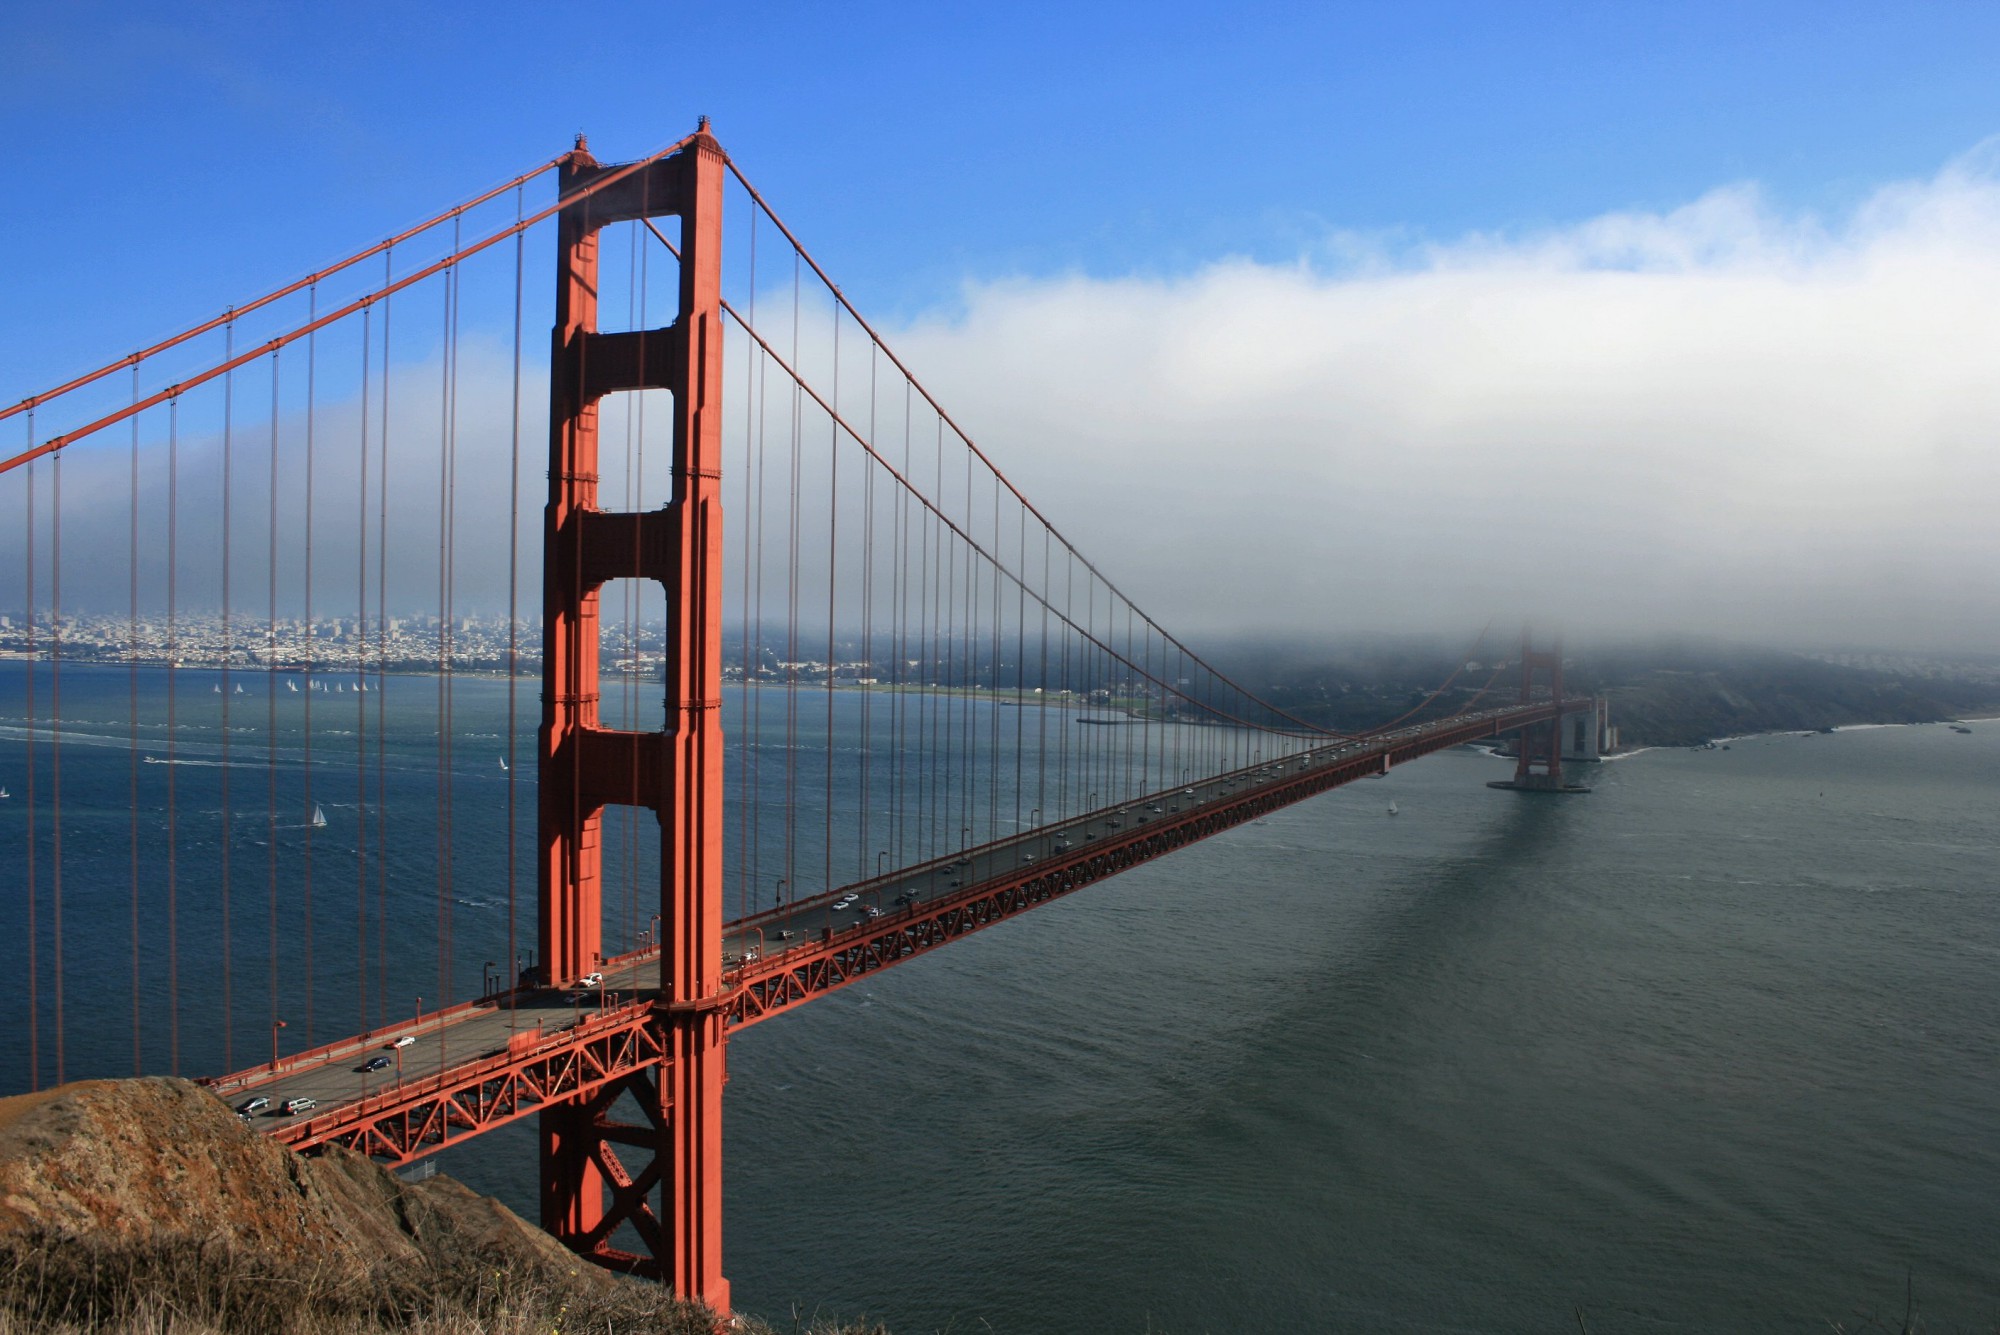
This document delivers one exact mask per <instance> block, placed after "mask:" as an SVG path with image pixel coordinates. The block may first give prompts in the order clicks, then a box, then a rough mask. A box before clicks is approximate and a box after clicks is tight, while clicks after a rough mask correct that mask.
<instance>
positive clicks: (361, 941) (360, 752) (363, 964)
mask: <svg viewBox="0 0 2000 1335" xmlns="http://www.w3.org/2000/svg"><path fill="white" fill-rule="evenodd" d="M374 322H375V308H374V307H372V306H371V307H369V308H368V309H367V310H364V311H363V312H361V451H360V468H359V470H358V472H359V477H360V491H359V494H358V495H357V497H356V505H357V509H356V512H355V528H354V553H355V573H354V598H355V614H354V634H353V636H352V637H351V639H350V640H349V643H348V646H347V653H346V655H345V656H344V657H345V658H346V659H347V660H351V662H352V670H353V672H354V674H355V677H356V680H357V681H358V680H359V678H360V673H361V668H362V665H363V663H364V661H365V658H364V656H365V655H366V653H367V651H368V444H369V441H368V428H369V423H370V413H371V411H372V410H373V408H374V404H373V403H372V402H371V401H370V393H369V391H370V390H371V388H372V387H373V383H374V371H375V367H374V361H373V358H374V348H373V347H372V346H371V345H372V343H373V341H374V332H375V324H374ZM345 670H346V668H345V666H343V672H344V671H345ZM354 715H355V719H354V965H355V968H354V977H355V1004H356V1006H357V1007H358V1012H357V1014H356V1017H355V1026H356V1028H359V1029H370V1028H373V1027H374V1026H373V1025H372V1024H371V1023H370V1022H369V1018H368V702H367V698H366V697H365V696H363V695H361V694H359V693H358V692H357V693H356V694H355V697H354Z"/></svg>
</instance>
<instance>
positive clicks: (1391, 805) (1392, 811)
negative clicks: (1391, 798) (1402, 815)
mask: <svg viewBox="0 0 2000 1335" xmlns="http://www.w3.org/2000/svg"><path fill="white" fill-rule="evenodd" d="M1389 814H1390V815H1391V816H1393V815H1395V814H1396V804H1395V803H1394V802H1391V803H1389Z"/></svg>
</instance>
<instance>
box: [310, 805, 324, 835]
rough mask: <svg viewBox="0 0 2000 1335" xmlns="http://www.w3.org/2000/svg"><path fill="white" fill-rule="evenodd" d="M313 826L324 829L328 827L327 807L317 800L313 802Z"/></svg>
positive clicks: (316, 828)
mask: <svg viewBox="0 0 2000 1335" xmlns="http://www.w3.org/2000/svg"><path fill="white" fill-rule="evenodd" d="M312 827H313V828H314V829H315V830H324V829H325V828H326V809H325V808H324V807H322V806H320V804H319V803H317V802H315V803H313V818H312Z"/></svg>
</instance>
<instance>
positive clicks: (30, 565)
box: [22, 408, 42, 1089]
mask: <svg viewBox="0 0 2000 1335" xmlns="http://www.w3.org/2000/svg"><path fill="white" fill-rule="evenodd" d="M34 444H35V413H34V410H33V409H32V408H31V409H29V410H28V446H29V448H30V449H32V448H33V447H34ZM24 486H25V489H26V492H27V497H28V522H27V524H26V535H27V542H26V544H25V545H26V547H27V557H26V560H24V561H23V562H22V565H23V566H24V567H25V568H26V571H27V576H28V598H27V615H28V628H27V640H28V664H27V671H28V709H27V715H28V737H27V753H28V756H27V759H28V791H27V805H28V821H27V824H28V868H27V870H28V887H27V889H28V1087H29V1088H30V1089H40V1088H41V1087H42V999H41V986H40V984H41V976H40V971H39V969H38V968H37V967H36V966H37V963H38V961H39V960H40V957H41V953H42V938H41V934H40V933H39V932H38V931H37V930H36V925H35V899H36V896H37V894H38V893H39V890H40V887H39V886H38V885H37V883H36V881H37V877H36V872H37V870H38V868H37V867H36V865H35V673H36V671H37V670H38V669H39V666H40V664H39V663H38V662H37V660H36V655H35V466H34V464H32V463H30V464H29V465H28V466H27V481H26V482H25V483H24Z"/></svg>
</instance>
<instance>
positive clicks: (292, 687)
mask: <svg viewBox="0 0 2000 1335" xmlns="http://www.w3.org/2000/svg"><path fill="white" fill-rule="evenodd" d="M285 689H286V690H288V691H290V692H291V693H292V694H293V695H297V694H298V693H299V687H298V683H297V682H291V681H288V682H286V683H285Z"/></svg>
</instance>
